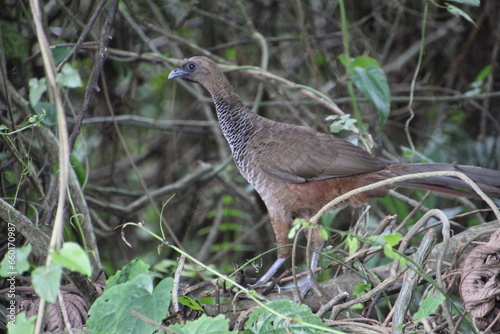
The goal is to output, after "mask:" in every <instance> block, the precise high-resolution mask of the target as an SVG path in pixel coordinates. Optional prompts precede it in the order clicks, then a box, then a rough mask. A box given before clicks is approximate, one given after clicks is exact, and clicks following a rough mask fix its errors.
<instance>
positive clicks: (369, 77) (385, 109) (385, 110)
mask: <svg viewBox="0 0 500 334" xmlns="http://www.w3.org/2000/svg"><path fill="white" fill-rule="evenodd" d="M352 81H353V82H354V84H355V85H356V87H357V88H358V89H359V90H360V91H361V93H363V95H364V96H365V97H366V98H367V99H368V101H370V103H371V104H372V105H373V107H374V108H375V110H376V111H377V115H378V118H379V125H380V129H381V130H382V129H383V128H384V125H385V122H386V121H387V118H388V117H389V113H390V111H391V91H390V89H389V84H388V83H387V78H386V76H385V73H384V71H383V70H382V69H381V68H379V67H375V66H368V67H366V68H361V67H355V68H354V71H353V73H352Z"/></svg>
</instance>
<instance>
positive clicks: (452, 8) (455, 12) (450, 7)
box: [445, 2, 477, 27]
mask: <svg viewBox="0 0 500 334" xmlns="http://www.w3.org/2000/svg"><path fill="white" fill-rule="evenodd" d="M445 4H446V9H447V10H448V12H450V13H451V14H453V15H455V16H457V17H458V16H461V17H463V18H464V19H466V20H467V21H469V22H470V23H472V24H473V25H475V26H476V27H477V25H476V23H475V22H474V20H473V19H472V18H471V17H470V15H469V14H467V13H466V12H464V11H463V10H462V9H460V8H458V7H456V6H454V5H452V4H449V3H447V2H445Z"/></svg>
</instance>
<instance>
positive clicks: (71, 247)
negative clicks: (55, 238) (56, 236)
mask: <svg viewBox="0 0 500 334" xmlns="http://www.w3.org/2000/svg"><path fill="white" fill-rule="evenodd" d="M52 256H53V259H54V263H58V264H60V265H61V266H63V267H64V268H68V269H69V270H71V271H77V272H79V273H81V274H83V275H86V276H90V275H91V274H92V268H91V266H90V260H89V257H88V255H87V254H86V253H85V251H84V250H83V249H82V247H80V245H79V244H77V243H75V242H65V243H64V244H63V246H62V247H61V249H60V250H59V251H56V252H54V254H53V255H52Z"/></svg>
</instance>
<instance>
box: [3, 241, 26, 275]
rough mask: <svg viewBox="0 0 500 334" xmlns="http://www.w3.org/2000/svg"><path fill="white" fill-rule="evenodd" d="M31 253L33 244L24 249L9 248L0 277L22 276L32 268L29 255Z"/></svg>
mask: <svg viewBox="0 0 500 334" xmlns="http://www.w3.org/2000/svg"><path fill="white" fill-rule="evenodd" d="M30 253H31V244H27V245H26V246H24V247H15V248H8V249H7V253H5V256H4V257H3V260H2V262H1V263H0V276H1V277H9V276H13V275H22V274H23V273H24V272H25V271H26V270H28V269H29V268H30V264H29V262H28V255H30Z"/></svg>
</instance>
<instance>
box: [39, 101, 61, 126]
mask: <svg viewBox="0 0 500 334" xmlns="http://www.w3.org/2000/svg"><path fill="white" fill-rule="evenodd" d="M33 109H34V110H35V113H36V114H37V115H39V116H43V120H42V123H43V124H45V125H47V126H53V125H56V124H57V110H56V106H55V105H54V104H53V103H49V102H45V101H40V102H38V103H37V104H36V105H35V106H34V107H33Z"/></svg>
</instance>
